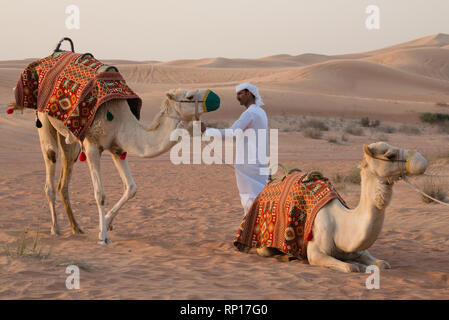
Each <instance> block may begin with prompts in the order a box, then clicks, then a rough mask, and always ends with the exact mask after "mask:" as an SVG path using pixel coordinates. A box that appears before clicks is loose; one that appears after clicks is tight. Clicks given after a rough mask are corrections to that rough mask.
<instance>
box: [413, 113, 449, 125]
mask: <svg viewBox="0 0 449 320" xmlns="http://www.w3.org/2000/svg"><path fill="white" fill-rule="evenodd" d="M419 118H420V119H421V121H422V122H428V123H431V124H435V123H436V124H442V123H444V122H447V121H449V114H445V113H430V112H425V113H422V114H421V116H420V117H419Z"/></svg>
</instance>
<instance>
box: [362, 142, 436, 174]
mask: <svg viewBox="0 0 449 320" xmlns="http://www.w3.org/2000/svg"><path fill="white" fill-rule="evenodd" d="M363 151H364V152H365V156H364V158H363V161H362V168H365V169H368V170H370V172H371V173H373V174H375V175H377V176H379V177H381V178H387V179H388V180H389V181H394V180H396V179H397V178H399V177H401V176H404V175H418V174H423V173H424V172H425V171H426V169H427V166H428V162H427V160H426V159H425V158H424V157H423V156H422V154H421V153H419V152H417V151H415V150H407V149H399V148H396V147H393V146H390V145H389V144H388V143H386V142H376V143H371V144H370V145H368V146H367V145H363Z"/></svg>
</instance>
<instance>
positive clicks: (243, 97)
mask: <svg viewBox="0 0 449 320" xmlns="http://www.w3.org/2000/svg"><path fill="white" fill-rule="evenodd" d="M249 94H250V92H249V91H248V90H245V89H244V90H241V91H239V92H237V100H238V101H239V102H240V105H241V106H246V105H247V103H248V99H249Z"/></svg>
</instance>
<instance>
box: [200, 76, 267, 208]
mask: <svg viewBox="0 0 449 320" xmlns="http://www.w3.org/2000/svg"><path fill="white" fill-rule="evenodd" d="M236 93H237V100H238V101H239V102H240V105H242V106H244V107H245V108H246V110H245V111H244V112H243V113H242V114H241V116H240V118H239V119H238V120H237V121H236V122H234V124H233V125H232V126H231V128H230V129H232V130H233V131H232V132H233V134H234V136H235V137H236V138H237V140H239V141H237V143H236V158H235V164H234V168H235V178H236V181H237V187H238V189H239V193H240V200H241V203H242V206H243V211H244V213H245V215H246V214H247V213H248V211H249V209H250V207H251V204H252V203H253V201H254V199H255V198H256V197H257V195H258V194H259V193H260V192H261V191H262V190H263V188H264V187H265V185H266V181H267V178H268V177H267V175H266V174H265V173H266V172H267V165H268V163H267V162H268V161H267V150H268V118H267V115H266V113H265V111H264V110H263V109H262V108H261V107H262V106H263V105H264V103H263V101H262V97H261V96H260V94H259V90H258V89H257V87H256V86H254V85H252V84H250V83H242V84H240V85H238V86H237V87H236ZM211 129H213V130H211ZM238 129H240V130H242V131H243V135H242V134H241V132H239V131H240V130H238ZM249 129H253V130H254V131H253V132H254V133H255V139H251V138H250V139H248V137H247V136H245V133H247V134H248V136H250V135H251V133H250V132H249V131H252V130H249ZM260 129H264V131H259V130H260ZM217 130H218V131H219V132H220V134H221V136H222V137H225V130H226V129H215V128H206V127H205V126H204V124H203V123H201V131H202V132H204V134H206V135H210V136H214V135H215V133H214V131H215V132H217ZM259 138H261V139H259ZM259 140H260V141H259ZM240 144H243V150H242V149H240V148H239V145H240ZM259 148H262V150H259ZM242 151H243V152H242ZM260 155H263V159H262V157H259V156H260ZM261 160H262V161H261Z"/></svg>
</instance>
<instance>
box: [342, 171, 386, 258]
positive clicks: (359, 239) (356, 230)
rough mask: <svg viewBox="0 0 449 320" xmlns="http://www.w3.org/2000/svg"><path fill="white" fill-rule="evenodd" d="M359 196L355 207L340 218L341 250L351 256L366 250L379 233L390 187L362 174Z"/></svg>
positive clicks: (370, 175)
mask: <svg viewBox="0 0 449 320" xmlns="http://www.w3.org/2000/svg"><path fill="white" fill-rule="evenodd" d="M360 174H361V178H362V181H361V194H360V201H359V204H358V206H357V207H356V208H355V209H353V210H349V211H347V212H345V213H343V214H342V215H340V216H341V218H342V219H343V220H344V221H342V222H343V224H344V225H345V226H344V228H343V230H344V233H345V234H341V235H340V236H339V242H340V245H339V246H340V247H342V249H343V250H344V251H346V252H354V251H359V250H365V249H367V248H369V247H370V246H371V245H372V244H373V243H374V242H375V241H376V239H377V237H378V236H379V234H380V231H381V230H382V226H383V222H384V217H385V208H386V207H387V206H388V204H389V203H390V200H391V196H392V194H393V192H392V185H387V184H384V183H382V181H381V180H379V179H378V178H376V177H375V176H373V175H372V174H370V173H368V172H367V169H364V168H362V170H361V173H360Z"/></svg>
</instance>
